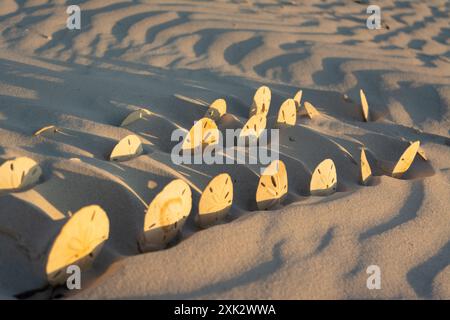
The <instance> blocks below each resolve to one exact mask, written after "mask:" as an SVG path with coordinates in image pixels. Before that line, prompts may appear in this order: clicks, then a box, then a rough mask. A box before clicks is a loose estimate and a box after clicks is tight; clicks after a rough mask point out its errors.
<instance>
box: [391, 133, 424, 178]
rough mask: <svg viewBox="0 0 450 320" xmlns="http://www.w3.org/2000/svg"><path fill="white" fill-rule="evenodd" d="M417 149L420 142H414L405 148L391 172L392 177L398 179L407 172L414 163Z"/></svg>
mask: <svg viewBox="0 0 450 320" xmlns="http://www.w3.org/2000/svg"><path fill="white" fill-rule="evenodd" d="M419 147H420V141H416V142H414V143H413V144H411V145H410V146H409V147H408V148H406V150H405V152H403V154H402V156H401V157H400V159H399V160H398V162H397V164H396V165H395V167H394V170H392V177H394V178H400V177H401V176H402V175H403V174H404V173H405V172H406V171H408V169H409V167H410V166H411V165H412V163H413V161H414V158H415V157H416V154H417V152H418V150H419Z"/></svg>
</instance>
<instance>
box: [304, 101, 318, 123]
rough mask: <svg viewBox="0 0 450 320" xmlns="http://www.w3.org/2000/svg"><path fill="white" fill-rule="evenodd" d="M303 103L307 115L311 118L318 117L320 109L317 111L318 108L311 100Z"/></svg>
mask: <svg viewBox="0 0 450 320" xmlns="http://www.w3.org/2000/svg"><path fill="white" fill-rule="evenodd" d="M303 105H304V107H305V111H306V115H307V116H308V117H309V118H310V119H313V118H314V117H317V116H318V115H320V113H319V111H317V109H316V108H315V107H314V106H313V105H312V104H311V103H310V102H308V101H305V103H304V104H303Z"/></svg>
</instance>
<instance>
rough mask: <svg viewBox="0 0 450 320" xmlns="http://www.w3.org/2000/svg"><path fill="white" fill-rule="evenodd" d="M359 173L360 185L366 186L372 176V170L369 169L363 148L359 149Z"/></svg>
mask: <svg viewBox="0 0 450 320" xmlns="http://www.w3.org/2000/svg"><path fill="white" fill-rule="evenodd" d="M360 171H361V177H360V178H361V184H363V185H367V183H368V182H369V179H370V177H371V176H372V169H370V164H369V161H367V157H366V152H365V151H364V148H361V160H360Z"/></svg>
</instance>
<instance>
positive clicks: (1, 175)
mask: <svg viewBox="0 0 450 320" xmlns="http://www.w3.org/2000/svg"><path fill="white" fill-rule="evenodd" d="M41 174H42V169H41V167H40V166H39V165H38V164H37V163H36V161H34V160H33V159H30V158H27V157H19V158H16V159H14V160H8V161H5V162H4V163H3V164H2V165H1V166H0V191H2V190H3V191H19V190H22V189H25V188H27V187H29V186H31V185H33V184H35V183H37V182H38V180H39V178H40V176H41Z"/></svg>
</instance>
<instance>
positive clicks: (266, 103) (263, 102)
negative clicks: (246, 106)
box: [249, 86, 272, 117]
mask: <svg viewBox="0 0 450 320" xmlns="http://www.w3.org/2000/svg"><path fill="white" fill-rule="evenodd" d="M271 100H272V92H271V91H270V88H269V87H267V86H262V87H259V88H258V90H256V92H255V95H254V97H253V103H252V107H251V109H250V114H249V117H252V116H254V115H256V114H264V115H267V114H268V113H269V108H270V101H271Z"/></svg>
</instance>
